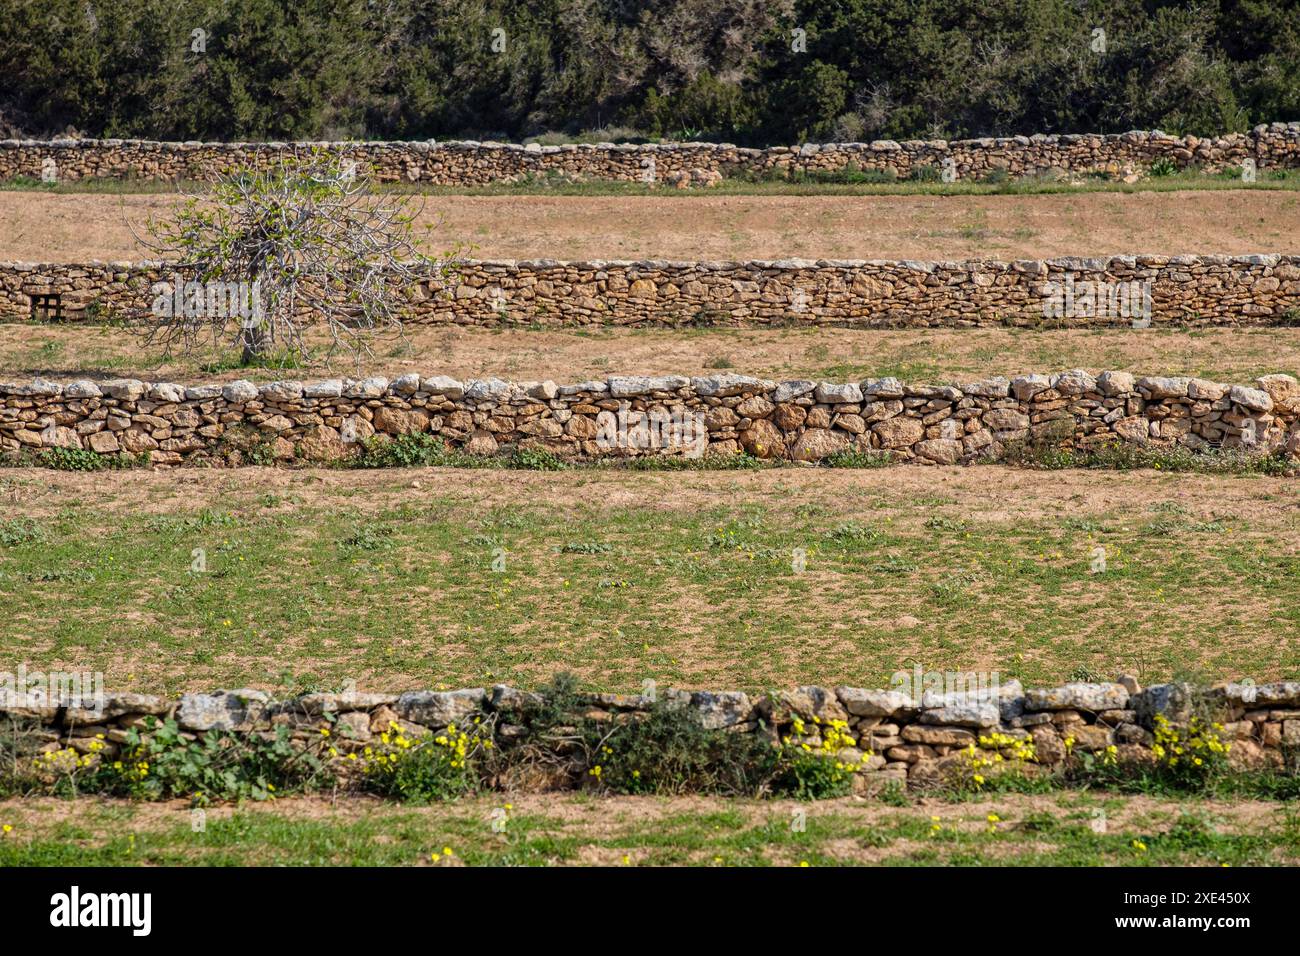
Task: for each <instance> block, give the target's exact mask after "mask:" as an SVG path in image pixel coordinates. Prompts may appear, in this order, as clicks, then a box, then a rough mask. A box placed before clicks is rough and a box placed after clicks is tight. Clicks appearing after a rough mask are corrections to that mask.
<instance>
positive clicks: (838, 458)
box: [825, 448, 894, 468]
mask: <svg viewBox="0 0 1300 956" xmlns="http://www.w3.org/2000/svg"><path fill="white" fill-rule="evenodd" d="M893 460H894V455H893V452H888V451H870V450H866V449H860V448H846V449H845V450H844V451H837V452H835V453H834V454H832V455H829V456H827V458H826V460H825V464H826V466H827V467H828V468H883V467H885V466H886V465H888V464H890V463H891V462H893Z"/></svg>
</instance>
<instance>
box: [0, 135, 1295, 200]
mask: <svg viewBox="0 0 1300 956" xmlns="http://www.w3.org/2000/svg"><path fill="white" fill-rule="evenodd" d="M313 146H321V147H327V148H330V149H338V150H344V149H346V150H348V151H349V153H350V155H352V156H354V157H355V158H356V159H357V160H358V161H360V162H363V163H366V164H369V165H371V166H373V167H374V169H375V173H376V178H377V179H379V180H380V181H381V182H398V181H402V182H419V183H428V184H431V185H443V186H480V185H487V184H489V183H501V182H512V181H520V180H527V179H541V180H545V179H547V178H550V177H563V178H566V179H576V180H583V179H587V180H616V181H628V182H653V183H663V184H666V185H669V186H684V185H711V184H713V183H715V182H717V181H718V180H719V179H720V178H721V177H723V176H735V175H746V176H756V177H763V176H773V175H775V176H782V175H789V174H791V173H805V174H816V173H829V172H836V171H841V170H844V169H846V168H850V167H852V168H856V169H859V170H864V171H866V170H875V171H880V172H883V173H886V174H892V175H894V176H897V177H898V178H900V179H905V178H908V177H910V176H913V175H914V174H915V173H916V172H917V171H918V170H919V169H921V168H922V167H927V168H929V169H930V170H932V171H933V172H935V173H938V172H939V171H940V170H941V169H943V168H945V167H947V168H950V169H951V171H952V175H953V176H955V177H956V178H957V179H980V178H984V177H987V176H990V175H993V174H997V173H1005V174H1007V175H1010V176H1013V177H1020V176H1029V175H1052V174H1055V175H1065V176H1068V175H1076V174H1087V173H1105V174H1108V175H1111V176H1124V175H1135V174H1138V173H1140V172H1142V171H1143V170H1145V169H1147V168H1148V167H1149V166H1150V165H1151V164H1152V163H1153V162H1155V161H1156V160H1158V159H1164V160H1168V161H1170V162H1172V163H1174V164H1175V165H1176V166H1178V167H1180V168H1182V167H1191V166H1195V167H1199V168H1201V169H1204V170H1205V171H1207V172H1216V171H1219V170H1222V169H1225V168H1229V167H1235V166H1241V165H1242V163H1243V161H1245V160H1247V159H1250V160H1254V162H1255V164H1256V166H1257V168H1259V169H1272V168H1293V167H1296V166H1300V123H1269V124H1263V125H1260V126H1257V127H1256V128H1255V129H1254V130H1252V131H1251V132H1249V133H1234V134H1230V135H1226V136H1215V137H1209V138H1201V137H1196V136H1171V135H1168V134H1165V133H1162V132H1160V131H1149V132H1147V131H1134V132H1129V133H1114V134H1092V133H1086V134H1070V135H1044V134H1035V135H1033V136H1012V137H1003V138H997V139H992V138H988V139H969V140H956V141H952V142H946V141H943V140H928V141H922V140H912V141H907V142H901V143H900V142H894V141H892V140H878V141H876V142H872V143H826V144H805V145H801V146H772V147H768V148H765V149H746V148H741V147H737V146H732V145H729V144H725V143H722V144H719V143H677V144H644V145H627V144H618V145H616V144H613V143H600V144H594V145H566V146H538V145H535V144H532V145H518V144H513V143H490V142H473V141H462V142H445V143H437V142H433V141H429V142H395V143H393V142H376V143H337V142H336V143H200V142H186V143H162V142H151V141H145V140H111V139H105V140H93V139H92V140H72V139H68V140H50V141H36V140H3V141H0V179H9V178H12V177H15V176H28V177H33V178H37V177H41V176H47V177H48V176H54V177H57V178H58V179H60V180H77V179H86V178H90V177H95V178H100V179H127V178H138V179H160V180H180V179H188V180H208V179H211V178H213V177H214V176H215V175H216V174H217V173H218V172H219V171H220V170H222V169H223V168H226V167H229V166H232V165H246V164H250V163H251V164H268V163H270V162H272V161H274V159H275V157H276V156H277V155H278V154H279V153H280V152H281V151H283V150H293V149H303V148H310V147H313Z"/></svg>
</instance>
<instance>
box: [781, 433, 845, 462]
mask: <svg viewBox="0 0 1300 956" xmlns="http://www.w3.org/2000/svg"><path fill="white" fill-rule="evenodd" d="M848 447H849V437H848V436H847V435H845V434H844V433H843V432H835V431H831V430H830V429H828V428H809V429H807V430H805V431H804V433H803V434H802V435H800V436H799V438H798V439H797V440H796V441H795V443H794V445H793V447H791V449H790V457H792V458H794V459H795V461H821V460H822V459H823V458H827V457H829V456H830V455H833V454H835V453H836V452H840V451H844V450H845V449H847V448H848Z"/></svg>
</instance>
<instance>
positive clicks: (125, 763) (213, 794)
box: [32, 717, 332, 806]
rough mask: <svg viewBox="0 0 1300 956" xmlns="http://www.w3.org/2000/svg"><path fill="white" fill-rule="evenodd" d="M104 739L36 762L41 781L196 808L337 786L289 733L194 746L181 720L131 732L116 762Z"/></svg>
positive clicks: (212, 735) (214, 734)
mask: <svg viewBox="0 0 1300 956" xmlns="http://www.w3.org/2000/svg"><path fill="white" fill-rule="evenodd" d="M103 738H104V735H103V734H100V735H98V736H97V737H96V738H95V739H94V740H92V741H91V742H90V743H89V745H88V748H87V749H88V752H87V753H84V754H82V753H78V752H77V751H75V750H72V749H71V748H65V749H62V750H57V751H52V752H47V753H43V754H41V755H40V756H38V757H36V758H34V759H33V760H32V772H33V777H34V778H35V779H37V780H38V781H40V782H42V783H44V784H46V785H47V786H49V787H50V788H51V789H53V790H54V792H56V793H78V792H80V793H106V794H116V795H121V796H133V797H138V798H142V799H146V800H171V799H176V798H184V799H187V800H189V801H190V802H191V804H192V805H194V806H203V805H206V804H208V803H210V802H212V801H214V800H244V799H248V800H268V799H274V798H275V797H277V796H283V795H286V794H291V793H296V792H305V791H309V790H314V789H319V788H322V787H326V786H329V785H330V783H331V782H332V778H331V776H330V774H329V771H328V768H327V767H326V765H325V763H324V762H323V761H322V760H321V758H320V755H319V753H318V752H317V751H316V750H314V749H311V748H302V747H297V746H294V744H293V742H292V740H291V731H290V729H289V728H288V727H279V728H277V729H276V731H275V733H274V734H271V735H269V736H262V735H257V734H241V735H235V734H227V733H222V732H218V731H209V732H208V733H206V734H203V735H202V736H201V737H199V738H198V739H197V740H191V739H187V735H184V734H182V733H181V731H180V729H179V728H178V726H177V724H176V721H175V720H172V719H170V718H169V719H167V720H165V721H161V722H159V721H158V720H157V719H156V718H153V717H149V718H146V719H145V732H144V733H141V731H140V729H139V728H134V727H133V728H131V729H130V730H129V731H128V732H127V735H126V741H125V743H124V744H123V750H122V753H121V754H120V755H119V756H117V757H111V756H108V752H109V751H108V746H107V743H106V742H105V741H104V739H103Z"/></svg>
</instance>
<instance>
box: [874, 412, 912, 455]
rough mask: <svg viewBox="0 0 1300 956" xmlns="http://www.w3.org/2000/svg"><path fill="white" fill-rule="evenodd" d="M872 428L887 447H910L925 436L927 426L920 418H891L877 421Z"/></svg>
mask: <svg viewBox="0 0 1300 956" xmlns="http://www.w3.org/2000/svg"><path fill="white" fill-rule="evenodd" d="M871 430H872V431H873V432H875V433H876V434H877V435H878V436H880V443H881V445H882V446H883V447H885V448H910V447H911V446H912V445H914V444H916V443H917V442H919V441H920V440H921V439H923V438H924V437H925V426H924V425H923V424H921V420H920V419H918V418H890V419H887V420H885V421H883V422H876V424H874V425H872V426H871Z"/></svg>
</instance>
